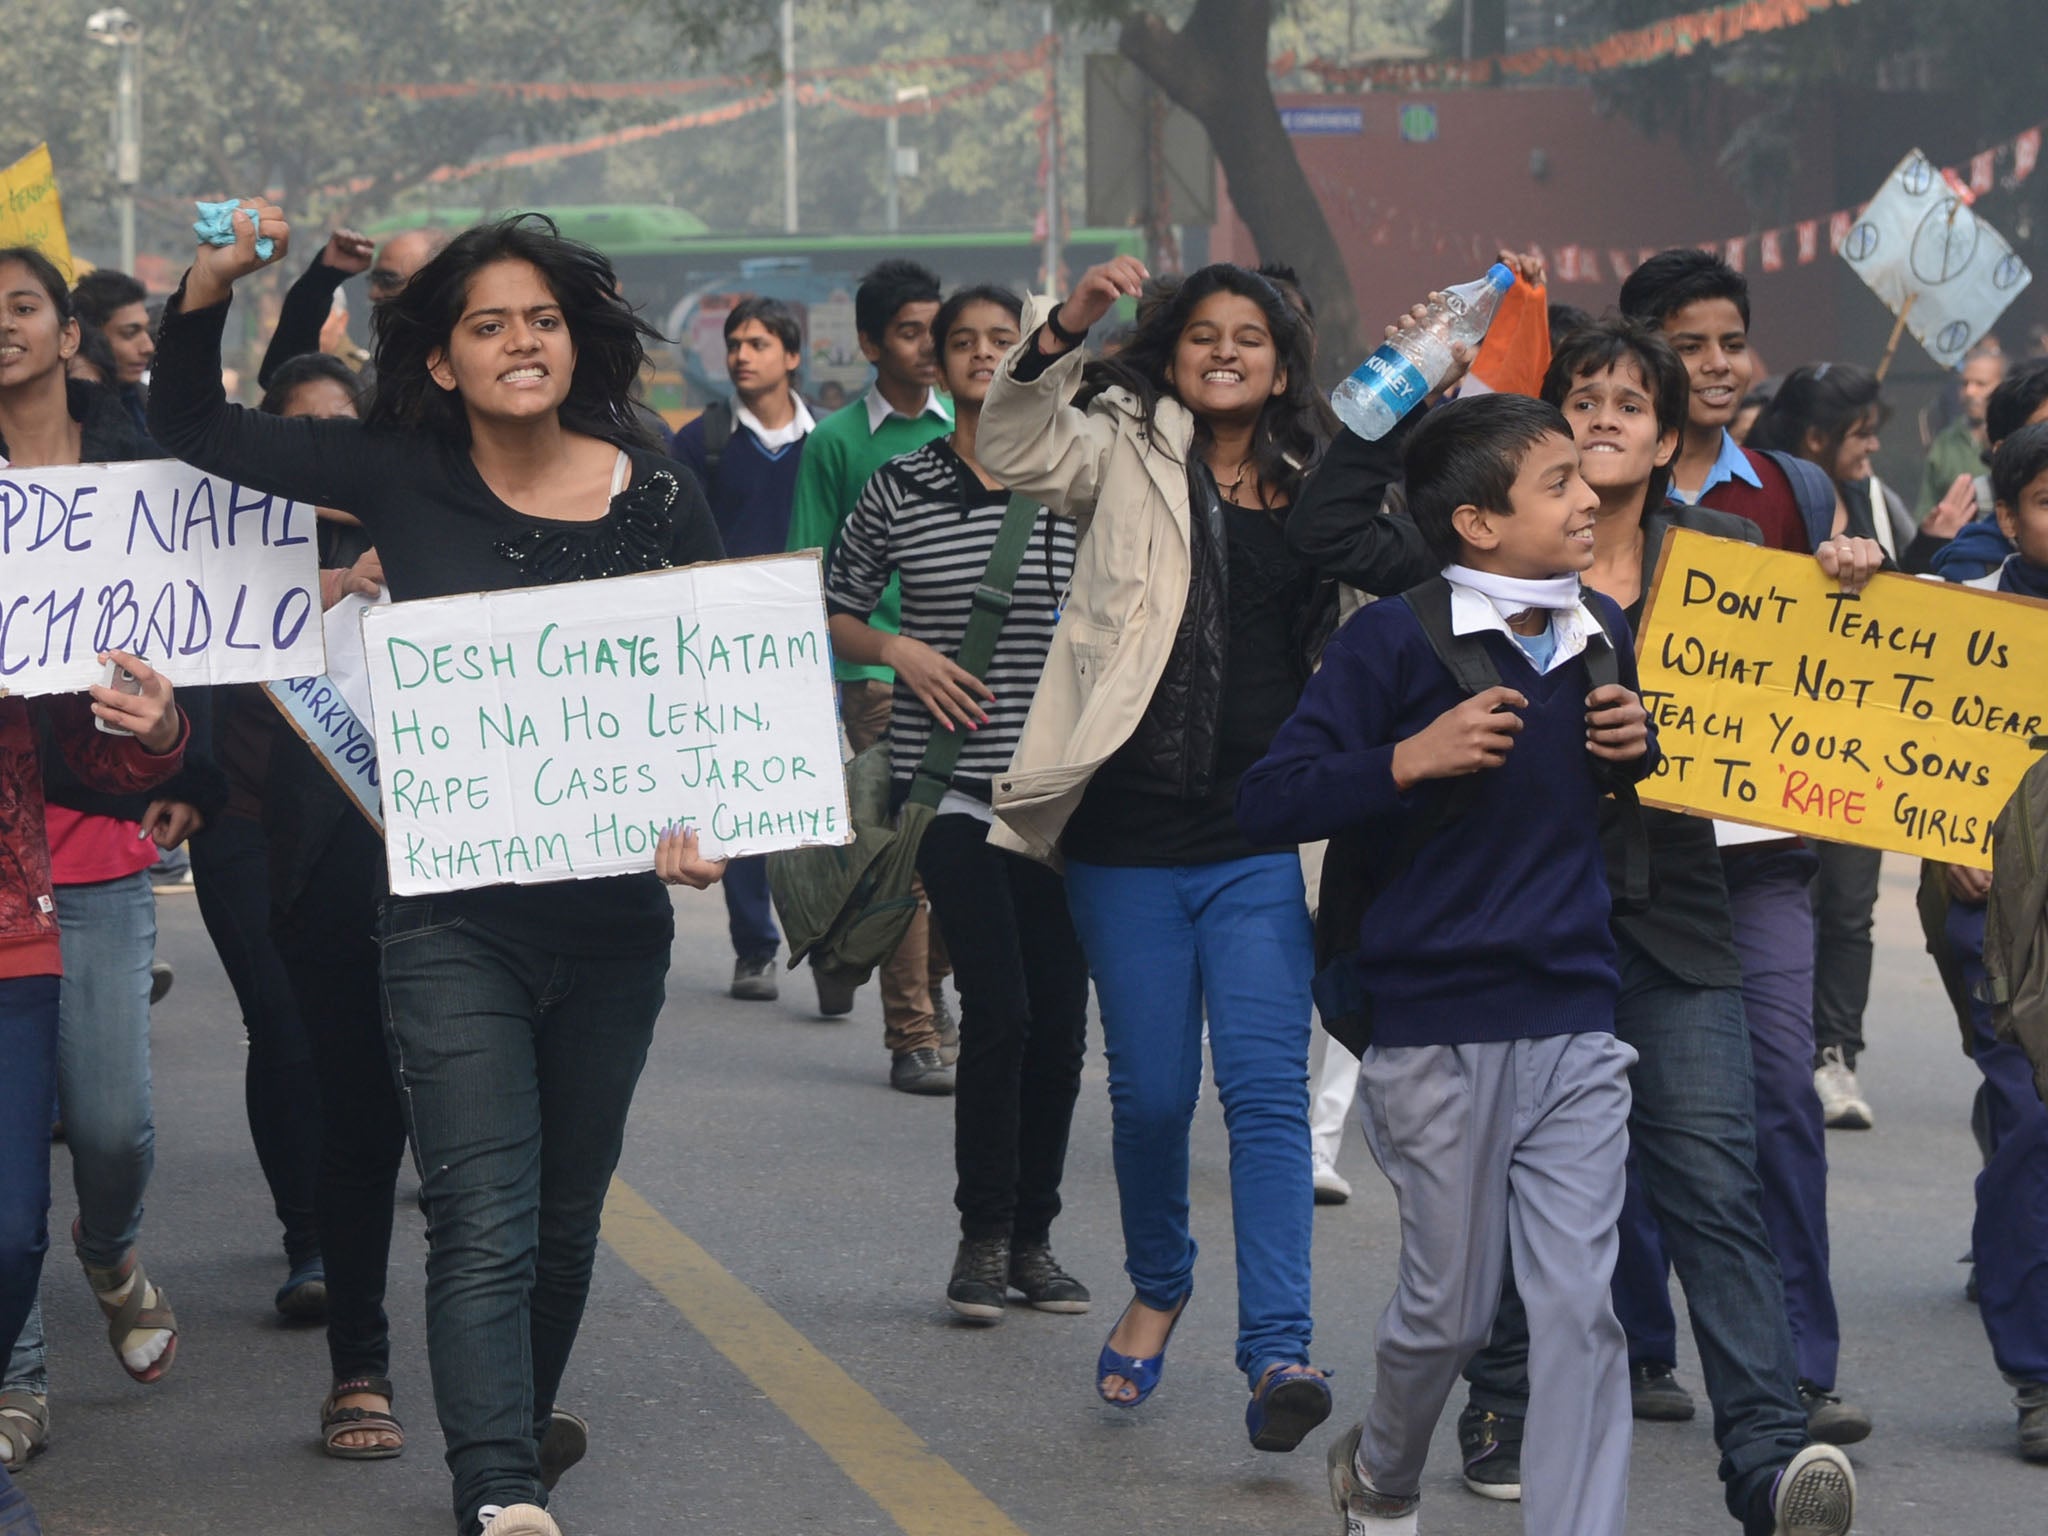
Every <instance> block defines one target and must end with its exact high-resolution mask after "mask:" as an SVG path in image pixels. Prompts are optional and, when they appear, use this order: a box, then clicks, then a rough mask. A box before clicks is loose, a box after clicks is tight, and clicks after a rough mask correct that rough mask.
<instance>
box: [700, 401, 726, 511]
mask: <svg viewBox="0 0 2048 1536" xmlns="http://www.w3.org/2000/svg"><path fill="white" fill-rule="evenodd" d="M698 419H699V420H700V421H702V422H703V423H704V499H705V500H706V501H716V500H717V499H718V461H719V460H720V459H722V458H724V457H725V445H726V444H727V443H729V442H731V441H732V428H733V421H734V416H733V409H732V402H731V401H730V400H728V399H726V398H725V397H724V396H723V395H720V396H719V397H718V398H717V399H716V400H713V401H712V402H711V403H710V404H709V405H707V406H705V407H704V411H703V414H702V415H701V416H700V417H699V418H698Z"/></svg>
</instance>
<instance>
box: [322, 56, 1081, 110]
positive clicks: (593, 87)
mask: <svg viewBox="0 0 2048 1536" xmlns="http://www.w3.org/2000/svg"><path fill="white" fill-rule="evenodd" d="M1051 49H1052V44H1051V40H1050V39H1044V40H1041V41H1040V42H1039V43H1038V44H1037V45H1036V46H1034V47H1031V48H1013V49H1009V50H1006V51H1004V52H1000V53H954V54H943V55H936V56H933V57H930V58H921V59H879V60H876V61H875V62H873V63H870V64H834V65H827V66H824V67H821V68H817V69H799V70H793V71H792V72H791V74H790V78H791V79H792V80H794V81H795V82H796V86H797V99H798V100H799V101H801V102H804V103H805V104H806V105H811V106H820V105H829V106H835V107H843V108H845V109H847V110H849V111H853V112H858V113H859V114H860V115H861V116H863V117H900V116H907V115H908V114H910V113H912V112H922V111H925V110H927V108H926V106H925V105H924V103H923V102H922V101H916V102H905V103H898V102H893V101H881V102H875V101H859V100H856V99H854V98H852V97H847V96H842V95H840V94H839V93H838V92H837V91H833V90H831V89H830V88H829V87H827V86H825V85H824V84H823V83H822V82H825V81H828V80H867V79H873V78H876V77H878V76H884V75H902V74H913V73H921V72H925V71H929V70H938V69H964V70H971V71H974V72H975V73H976V74H977V75H978V76H980V77H981V78H979V79H977V80H973V81H970V82H968V85H967V86H962V87H957V88H956V89H955V90H953V91H951V92H948V93H947V98H946V99H949V100H955V99H959V98H960V97H961V96H962V95H963V94H978V93H979V92H980V91H985V90H988V89H990V88H991V87H992V86H995V85H997V84H1000V83H1001V82H1002V81H1005V80H1014V79H1016V78H1017V77H1018V76H1020V75H1026V74H1030V73H1031V72H1032V71H1034V70H1037V69H1040V68H1043V67H1044V64H1045V61H1046V60H1047V59H1048V58H1049V57H1051ZM780 86H781V80H780V79H779V78H778V77H774V76H770V75H697V76H693V77H691V78H690V79H687V80H432V81H408V80H397V81H387V82H385V83H383V84H376V85H358V86H353V87H351V90H352V91H353V92H354V93H355V94H357V95H359V96H394V97H397V98H398V99H400V100H402V101H462V100H470V99H474V98H476V97H479V96H502V97H510V98H512V99H514V100H517V101H636V100H644V99H649V98H660V97H664V96H692V95H696V94H697V93H699V92H701V91H710V90H720V89H726V90H746V91H758V90H761V89H764V88H767V87H775V88H778V89H779V88H780ZM807 92H808V94H807ZM933 99H934V100H938V99H939V98H937V97H934V98H933Z"/></svg>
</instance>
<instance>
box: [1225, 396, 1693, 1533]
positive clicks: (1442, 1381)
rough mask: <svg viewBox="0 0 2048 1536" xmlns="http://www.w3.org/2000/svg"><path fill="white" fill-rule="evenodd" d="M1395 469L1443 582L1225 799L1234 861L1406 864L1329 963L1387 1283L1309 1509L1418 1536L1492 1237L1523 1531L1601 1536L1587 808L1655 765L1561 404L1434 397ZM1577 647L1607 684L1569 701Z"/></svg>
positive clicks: (1596, 843)
mask: <svg viewBox="0 0 2048 1536" xmlns="http://www.w3.org/2000/svg"><path fill="white" fill-rule="evenodd" d="M1405 465H1406V471H1407V479H1408V501H1409V509H1410V512H1411V515H1412V516H1413V518H1414V520H1415V523H1416V525H1417V527H1418V528H1419V529H1420V530H1421V532H1422V536H1423V537H1424V538H1425V539H1426V540H1427V541H1428V543H1429V546H1430V548H1431V551H1432V553H1433V554H1434V555H1435V556H1436V557H1437V558H1438V559H1439V560H1440V561H1442V562H1443V564H1444V565H1445V567H1446V569H1445V572H1444V575H1443V576H1442V577H1441V578H1438V579H1436V580H1433V581H1432V582H1430V583H1427V584H1425V585H1424V586H1423V587H1420V588H1417V589H1415V590H1413V591H1412V592H1410V593H1408V594H1406V596H1405V599H1404V600H1402V601H1395V602H1385V603H1376V604H1373V605H1372V606H1370V607H1368V608H1366V609H1365V610H1364V611H1363V612H1361V613H1360V614H1359V615H1358V616H1357V617H1355V618H1354V619H1352V621H1351V622H1350V623H1349V624H1347V625H1346V626H1345V627H1344V628H1342V629H1341V630H1339V631H1338V632H1337V634H1336V636H1335V637H1334V638H1333V639H1332V640H1331V641H1330V643H1329V645H1328V647H1327V648H1326V649H1325V651H1324V654H1323V664H1322V669H1321V670H1320V671H1319V672H1318V673H1317V674H1316V675H1315V676H1314V677H1313V678H1311V679H1310V681H1309V683H1308V686H1307V688H1306V690H1305V691H1304V693H1303V695H1302V700H1301V704H1300V706H1299V707H1298V708H1297V709H1296V711H1295V713H1294V715H1293V717H1292V718H1291V719H1290V720H1289V721H1288V722H1287V724H1285V725H1284V726H1282V727H1281V729H1280V732H1279V734H1278V735H1277V736H1276V737H1275V738H1274V742H1273V746H1272V749H1271V750H1270V751H1269V752H1268V754H1267V756H1266V757H1265V758H1264V759H1263V760H1261V761H1260V762H1259V763H1258V764H1257V765H1256V766H1254V767H1253V768H1252V769H1251V770H1250V771H1249V772H1248V773H1247V774H1246V775H1245V776H1244V779H1243V782H1242V783H1241V785H1240V787H1239V791H1238V800H1237V816H1238V822H1239V825H1240V826H1241V827H1242V828H1243V829H1244V833H1245V835H1246V836H1247V837H1249V838H1251V839H1253V840H1254V841H1256V842H1257V843H1259V844H1260V845H1274V844H1285V843H1301V842H1311V841H1314V840H1316V839H1318V838H1326V837H1343V838H1350V837H1352V836H1354V835H1356V834H1359V833H1361V832H1363V833H1365V834H1368V836H1367V837H1365V838H1360V839H1359V841H1358V842H1357V843H1355V844H1354V846H1363V847H1366V848H1373V847H1377V848H1379V849H1381V850H1388V851H1391V850H1395V849H1402V850H1404V851H1407V850H1409V849H1410V848H1411V846H1412V854H1413V856H1412V858H1409V859H1408V860H1406V862H1405V867H1403V861H1402V860H1401V859H1400V858H1399V857H1398V856H1395V857H1394V858H1393V859H1392V860H1391V863H1392V865H1393V866H1394V867H1391V868H1388V869H1386V870H1385V871H1384V874H1385V880H1384V883H1383V885H1382V887H1381V889H1380V890H1379V892H1378V895H1377V898H1376V899H1375V900H1373V901H1371V902H1370V903H1369V904H1368V905H1367V907H1366V910H1365V916H1364V918H1363V920H1362V921H1361V923H1360V926H1359V930H1358V947H1357V949H1356V951H1355V952H1354V955H1353V958H1352V961H1351V962H1350V965H1351V976H1352V981H1353V983H1354V984H1355V986H1356V988H1357V990H1358V993H1359V995H1360V1001H1361V1011H1367V1010H1369V1012H1370V1015H1371V1021H1372V1022H1371V1045H1370V1048H1368V1049H1367V1050H1366V1052H1365V1056H1364V1060H1363V1062H1362V1067H1361V1074H1360V1087H1361V1092H1362V1096H1363V1098H1364V1101H1365V1106H1366V1113H1365V1124H1366V1132H1367V1138H1368V1140H1369V1142H1370V1143H1371V1146H1372V1150H1373V1154H1374V1157H1375V1159H1376V1160H1377V1161H1378V1162H1379V1164H1380V1167H1381V1169H1382V1171H1383V1172H1385V1173H1386V1175H1387V1177H1388V1180H1389V1182H1391V1183H1392V1184H1393V1186H1394V1189H1395V1194H1396V1197H1397V1199H1398V1201H1399V1204H1400V1210H1401V1234H1402V1261H1401V1270H1400V1281H1399V1283H1398V1285H1397V1288H1396V1291H1395V1294H1394V1298H1393V1300H1392V1302H1391V1303H1390V1304H1389V1305H1388V1307H1387V1310H1386V1313H1385V1315H1384V1316H1383V1317H1382V1319H1381V1321H1380V1327H1379V1333H1378V1342H1377V1351H1376V1363H1377V1377H1376V1382H1377V1389H1376V1392H1375V1395H1374V1398H1373V1402H1372V1406H1371V1409H1370V1411H1369V1412H1368V1414H1367V1417H1366V1419H1365V1421H1364V1422H1363V1423H1361V1424H1359V1425H1357V1426H1355V1427H1354V1428H1353V1429H1352V1430H1351V1431H1350V1432H1349V1433H1348V1434H1346V1435H1344V1436H1342V1437H1340V1438H1339V1440H1338V1441H1337V1442H1336V1444H1335V1445H1334V1446H1333V1447H1332V1448H1331V1451H1330V1487H1331V1496H1332V1499H1333V1501H1334V1502H1335V1504H1336V1506H1337V1510H1338V1514H1339V1516H1340V1517H1341V1518H1342V1519H1343V1520H1344V1522H1345V1529H1346V1530H1347V1532H1351V1533H1358V1532H1364V1531H1374V1532H1376V1531H1385V1532H1387V1533H1388V1536H1398V1533H1401V1532H1412V1531H1414V1530H1415V1529H1416V1518H1417V1513H1416V1512H1417V1509H1418V1506H1419V1504H1420V1488H1421V1477H1422V1470H1423V1462H1424V1459H1425V1457H1426V1456H1427V1454H1428V1450H1429V1441H1430V1436H1431V1434H1432V1432H1433V1431H1434V1429H1435V1427H1436V1422H1437V1419H1438V1417H1439V1416H1440V1415H1441V1413H1442V1411H1443V1406H1444V1402H1445V1400H1446V1398H1447V1397H1448V1396H1449V1393H1450V1390H1451V1387H1452V1384H1453V1383H1454V1382H1455V1380H1456V1379H1457V1373H1458V1371H1459V1369H1460V1367H1462V1366H1463V1364H1464V1363H1465V1361H1466V1359H1467V1358H1469V1357H1470V1356H1471V1354H1472V1353H1473V1352H1474V1351H1476V1350H1477V1349H1478V1348H1479V1347H1480V1345H1482V1344H1483V1343H1485V1341H1486V1337H1487V1332H1488V1330H1489V1328H1490V1327H1491V1325H1492V1321H1493V1312H1494V1306H1495V1303H1496V1302H1497V1301H1498V1299H1499V1296H1500V1288H1501V1278H1502V1273H1503V1270H1504V1266H1505V1263H1506V1259H1507V1255H1508V1250H1509V1245H1510V1242H1511V1241H1512V1246H1513V1252H1514V1260H1515V1265H1516V1269H1517V1272H1518V1274H1520V1276H1521V1277H1522V1290H1523V1295H1524V1298H1525V1300H1526V1302H1527V1306H1528V1312H1529V1318H1530V1324H1531V1335H1532V1336H1531V1343H1530V1353H1531V1362H1532V1367H1533V1368H1532V1373H1531V1374H1532V1377H1533V1380H1534V1384H1535V1392H1536V1400H1535V1404H1534V1409H1533V1411H1532V1414H1531V1417H1530V1433H1529V1439H1528V1444H1527V1448H1526V1451H1525V1465H1526V1474H1525V1489H1526V1494H1525V1500H1524V1506H1523V1508H1524V1517H1525V1523H1526V1529H1527V1530H1529V1531H1530V1532H1531V1533H1533V1536H1620V1533H1621V1532H1622V1531H1623V1530H1624V1528H1625V1526H1626V1519H1627V1503H1628V1453H1629V1437H1630V1424H1629V1400H1628V1374H1627V1367H1626V1361H1625V1357H1624V1353H1623V1344H1624V1340H1623V1336H1622V1332H1621V1327H1620V1325H1619V1324H1618V1323H1617V1322H1616V1321H1615V1318H1614V1312H1613V1308H1612V1306H1611V1304H1610V1303H1609V1301H1608V1297H1607V1283H1608V1279H1609V1276H1610V1275H1611V1273H1612V1271H1613V1266H1614V1256H1615V1239H1614V1222H1615V1218H1616V1216H1617V1215H1618V1213H1619V1211H1620V1209H1621V1200H1622V1188H1623V1182H1624V1164H1625V1160H1626V1157H1627V1151H1628V1131H1627V1122H1628V1110H1629V1090H1628V1069H1629V1067H1630V1066H1631V1065H1633V1063H1634V1061H1635V1052H1634V1051H1632V1050H1630V1049H1629V1048H1628V1047H1627V1046H1626V1045H1624V1044H1622V1043H1621V1042H1620V1041H1619V1040H1618V1039H1617V1038H1616V1037H1615V1035H1614V1033H1613V1019H1614V1000H1615V994H1616V990H1617V985H1618V984H1617V980H1616V976H1615V972H1614V942H1613V939H1612V937H1611V935H1610V933H1609V930H1608V924H1607V919H1608V912H1609V908H1610V906H1611V904H1612V903H1611V897H1610V896H1609V892H1608V886H1607V878H1606V873H1605V870H1604V868H1603V862H1604V861H1603V858H1602V854H1601V849H1600V831H1599V818H1600V801H1601V799H1602V798H1603V796H1604V795H1605V794H1606V793H1607V792H1608V790H1610V789H1612V788H1617V787H1629V786H1632V785H1633V784H1634V783H1635V782H1636V781H1637V780H1639V779H1640V778H1642V777H1643V776H1644V775H1645V774H1647V773H1648V772H1650V770H1651V769H1652V768H1653V767H1654V765H1655V761H1656V750H1655V746H1654V737H1653V732H1652V730H1651V727H1650V725H1649V722H1648V718H1647V716H1646V715H1645V713H1644V711H1643V706H1642V703H1641V701H1640V699H1638V697H1637V696H1636V692H1635V663H1634V658H1633V657H1632V656H1630V655H1629V654H1628V653H1627V651H1626V646H1625V641H1624V644H1623V645H1622V646H1620V647H1617V646H1616V645H1615V643H1614V640H1613V639H1612V638H1610V637H1613V636H1623V637H1625V635H1626V628H1625V625H1624V621H1623V620H1622V618H1621V615H1620V612H1619V610H1618V609H1616V608H1615V606H1614V604H1613V603H1612V602H1610V601H1609V600H1608V599H1606V598H1603V597H1600V596H1598V595H1597V594H1587V593H1585V592H1583V591H1582V589H1581V587H1580V584H1579V573H1580V572H1581V571H1583V570H1585V569H1586V568H1587V566H1588V565H1590V564H1591V562H1592V558H1593V521H1594V519H1593V514H1594V511H1595V509H1596V508H1597V506H1598V499H1597V498H1596V497H1595V496H1594V495H1593V493H1592V491H1591V490H1589V489H1588V487H1587V485H1586V482H1585V480H1584V479H1583V478H1582V477H1581V476H1580V474H1579V467H1578V465H1579V451H1578V448H1577V447H1576V445H1575V444H1574V443H1573V441H1572V436H1571V430H1570V428H1569V426H1568V425H1567V424H1566V422H1565V420H1564V418H1563V417H1562V416H1561V415H1560V414H1559V413H1558V411H1557V408H1556V407H1555V406H1550V405H1545V404H1543V403H1541V402H1540V401H1534V400H1529V399H1526V398H1523V397H1521V396H1515V395H1483V396H1479V397H1477V398H1475V399H1469V400H1459V401H1455V402H1453V403H1452V404H1450V405H1447V406H1443V407H1440V408H1439V409H1437V410H1434V411H1432V412H1430V413H1429V415H1428V416H1427V417H1425V418H1424V420H1423V421H1422V423H1421V424H1420V425H1419V426H1417V427H1416V428H1415V429H1414V430H1413V432H1412V433H1411V434H1410V435H1409V437H1408V442H1407V448H1406V454H1405ZM1425 612H1428V613H1433V614H1435V615H1437V618H1438V620H1440V621H1441V622H1440V623H1438V622H1435V621H1433V622H1432V623H1430V624H1428V625H1425V622H1424V620H1423V618H1422V615H1423V614H1424V613H1425ZM1433 632H1434V635H1433ZM1446 632H1447V633H1446ZM1439 645H1442V646H1443V647H1444V648H1445V649H1444V651H1443V653H1441V654H1440V652H1439V648H1438V647H1439ZM1601 649H1607V650H1611V651H1614V652H1616V654H1615V655H1614V656H1613V658H1612V660H1613V662H1614V665H1615V673H1614V675H1615V677H1616V681H1615V682H1613V683H1610V684H1607V685H1605V686H1603V687H1599V688H1589V683H1590V681H1591V673H1590V671H1589V666H1588V663H1589V660H1590V659H1591V657H1592V655H1593V654H1594V653H1596V652H1597V651H1599V650H1601ZM1474 652H1477V653H1479V654H1480V656H1481V657H1483V661H1481V660H1477V659H1475V657H1474V655H1473V653H1474ZM1454 666H1456V667H1457V669H1458V670H1457V671H1454V670H1453V667H1454ZM1478 666H1490V667H1491V668H1492V669H1493V671H1494V673H1496V674H1497V675H1498V676H1499V677H1501V678H1502V679H1503V680H1504V681H1503V682H1502V683H1501V684H1500V685H1499V686H1494V687H1488V688H1485V689H1484V690H1482V691H1479V692H1477V693H1470V694H1469V696H1468V690H1467V689H1466V688H1464V687H1462V686H1461V684H1460V681H1459V675H1460V673H1461V672H1462V673H1464V674H1465V675H1467V676H1469V675H1471V673H1472V671H1473V670H1474V669H1475V668H1476V667H1478ZM1535 807H1542V808H1543V810H1544V814H1532V808H1535ZM1327 878H1328V876H1327V874H1326V879H1327ZM1325 900H1326V901H1327V900H1328V896H1327V894H1326V896H1325Z"/></svg>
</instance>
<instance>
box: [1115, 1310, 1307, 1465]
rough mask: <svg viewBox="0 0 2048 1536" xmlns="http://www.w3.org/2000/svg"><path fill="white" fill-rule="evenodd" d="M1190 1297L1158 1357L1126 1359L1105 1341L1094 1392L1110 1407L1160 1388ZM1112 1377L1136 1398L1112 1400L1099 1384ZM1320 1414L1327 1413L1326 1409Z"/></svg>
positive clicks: (1134, 1400)
mask: <svg viewBox="0 0 2048 1536" xmlns="http://www.w3.org/2000/svg"><path fill="white" fill-rule="evenodd" d="M1193 1297H1194V1292H1193V1291H1190V1292H1188V1294H1187V1295H1186V1296H1183V1297H1181V1299H1180V1306H1179V1307H1178V1308H1177V1309H1176V1310H1175V1311H1174V1314H1173V1321H1172V1322H1170V1323H1168V1324H1167V1325H1166V1338H1165V1340H1164V1341H1163V1342H1162V1343H1161V1344H1160V1346H1159V1353H1158V1354H1156V1355H1151V1356H1148V1357H1146V1358H1144V1359H1140V1358H1139V1357H1138V1356H1136V1355H1126V1354H1124V1353H1122V1352H1121V1351H1119V1350H1114V1349H1111V1348H1110V1347H1109V1343H1108V1341H1107V1340H1104V1342H1103V1345H1102V1353H1101V1354H1100V1355H1098V1356H1096V1357H1095V1390H1096V1393H1097V1394H1098V1395H1099V1396H1100V1397H1101V1398H1102V1400H1103V1401H1104V1402H1105V1403H1107V1404H1109V1406H1110V1407H1112V1408H1135V1407H1137V1406H1138V1404H1140V1403H1142V1402H1144V1401H1145V1399H1146V1398H1148V1397H1150V1396H1151V1395H1152V1391H1153V1389H1154V1388H1155V1387H1157V1386H1158V1385H1159V1376H1160V1373H1161V1372H1162V1371H1164V1370H1165V1369H1166V1346H1167V1345H1168V1344H1171V1343H1172V1342H1173V1330H1174V1329H1176V1328H1178V1327H1179V1326H1180V1320H1181V1318H1182V1317H1183V1316H1184V1315H1185V1314H1186V1312H1187V1310H1188V1302H1189V1301H1190V1300H1191V1299H1193ZM1133 1305H1135V1301H1134V1302H1133ZM1130 1311H1131V1309H1130V1307H1128V1306H1127V1307H1125V1308H1124V1310H1123V1314H1122V1315H1121V1316H1119V1317H1118V1318H1117V1320H1116V1322H1117V1328H1121V1327H1122V1326H1123V1321H1124V1318H1125V1317H1128V1316H1129V1315H1130ZM1109 1336H1110V1338H1112V1339H1113V1338H1115V1337H1116V1328H1112V1329H1110V1330H1109ZM1112 1376H1121V1377H1122V1378H1123V1379H1124V1380H1125V1381H1128V1382H1129V1383H1131V1385H1132V1386H1134V1387H1136V1388H1137V1389H1138V1395H1137V1396H1136V1397H1133V1398H1128V1399H1126V1398H1121V1397H1111V1396H1110V1395H1109V1393H1108V1392H1107V1391H1106V1390H1105V1389H1104V1387H1103V1385H1102V1384H1103V1382H1105V1381H1107V1380H1108V1379H1109V1378H1110V1377H1112ZM1323 1411H1324V1412H1325V1413H1327V1412H1328V1411H1329V1410H1328V1409H1327V1408H1326V1409H1324V1410H1323ZM1303 1433H1304V1434H1306V1433H1307V1431H1306V1430H1304V1431H1303Z"/></svg>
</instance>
